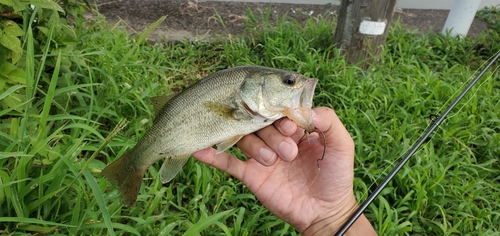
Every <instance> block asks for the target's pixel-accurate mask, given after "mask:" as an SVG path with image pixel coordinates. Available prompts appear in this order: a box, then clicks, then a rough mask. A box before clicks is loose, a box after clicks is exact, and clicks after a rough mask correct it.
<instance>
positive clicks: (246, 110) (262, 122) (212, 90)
mask: <svg viewBox="0 0 500 236" xmlns="http://www.w3.org/2000/svg"><path fill="white" fill-rule="evenodd" d="M317 82H318V79H315V78H307V77H306V76H304V75H302V74H300V73H297V72H292V71H286V70H281V69H275V68H269V67H262V66H238V67H233V68H229V69H225V70H220V71H217V72H215V73H213V74H210V75H208V76H207V77H205V78H203V79H201V80H199V81H197V82H195V83H194V84H192V85H191V86H189V87H187V88H186V89H184V90H183V91H181V92H180V93H178V94H176V95H175V96H173V97H172V98H170V99H168V100H167V99H165V98H164V97H156V98H153V99H152V103H153V108H154V109H155V111H156V116H155V118H154V120H153V124H152V126H151V127H150V128H149V129H148V130H147V132H146V133H145V134H144V136H143V137H142V138H141V139H140V140H139V141H138V142H137V144H136V145H135V147H134V148H132V149H130V150H129V151H127V152H125V153H124V154H123V155H122V156H121V157H120V158H118V159H117V160H116V161H114V162H112V163H111V164H109V165H108V166H106V167H105V168H104V169H103V170H102V172H101V174H102V175H103V176H104V177H105V178H107V179H108V181H109V182H110V183H111V184H114V185H116V186H117V187H118V191H119V193H120V195H121V198H122V200H123V202H124V203H125V204H126V205H128V206H132V205H133V204H134V203H135V201H136V199H137V196H138V194H139V189H140V186H141V184H142V179H143V177H144V174H145V172H146V171H147V169H148V168H149V167H150V166H151V165H153V164H154V163H156V162H157V161H159V160H161V159H163V160H165V161H164V163H163V165H162V166H161V168H160V172H159V175H160V180H161V181H162V183H163V184H166V183H168V182H170V181H171V180H172V179H173V178H174V177H175V176H176V175H177V174H178V173H179V171H180V170H181V168H182V167H183V166H184V164H185V163H186V161H187V160H188V159H189V157H190V156H191V155H192V154H193V153H194V152H196V151H199V150H202V149H205V148H208V147H216V148H217V153H221V152H224V151H225V150H226V149H228V148H230V147H232V146H233V145H234V144H236V143H237V142H238V141H239V140H240V139H241V138H242V137H243V136H245V135H248V134H251V133H254V132H256V131H258V130H260V129H262V128H264V127H266V126H269V125H271V124H272V123H273V122H274V121H276V120H278V119H280V118H282V117H288V118H289V119H291V120H292V121H294V122H295V123H296V124H297V125H298V126H300V127H302V128H304V129H305V131H307V132H313V131H314V130H315V127H314V124H313V122H312V100H313V95H314V90H315V87H316V84H317Z"/></svg>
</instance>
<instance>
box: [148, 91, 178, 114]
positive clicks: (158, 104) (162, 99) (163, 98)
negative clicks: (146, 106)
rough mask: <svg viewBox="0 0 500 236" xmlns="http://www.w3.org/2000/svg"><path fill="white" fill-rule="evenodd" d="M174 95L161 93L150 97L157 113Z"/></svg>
mask: <svg viewBox="0 0 500 236" xmlns="http://www.w3.org/2000/svg"><path fill="white" fill-rule="evenodd" d="M172 97H173V96H172V95H160V96H156V97H152V98H150V99H149V100H150V102H151V105H153V110H154V111H155V114H158V113H160V110H161V108H162V107H163V106H164V105H165V104H166V103H167V102H168V100H170V99H171V98H172Z"/></svg>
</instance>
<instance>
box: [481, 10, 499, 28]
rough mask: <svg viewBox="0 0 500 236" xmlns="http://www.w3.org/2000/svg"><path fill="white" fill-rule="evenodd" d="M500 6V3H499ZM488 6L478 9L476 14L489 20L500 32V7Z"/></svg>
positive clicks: (492, 26) (491, 25)
mask: <svg viewBox="0 0 500 236" xmlns="http://www.w3.org/2000/svg"><path fill="white" fill-rule="evenodd" d="M499 6H500V5H499ZM499 6H486V7H484V8H483V9H481V10H479V11H477V13H476V16H477V17H478V18H480V19H483V20H485V21H486V22H488V24H489V25H490V27H491V28H492V29H494V30H496V31H497V32H500V7H499Z"/></svg>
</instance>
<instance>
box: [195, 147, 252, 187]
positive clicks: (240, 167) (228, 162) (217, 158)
mask: <svg viewBox="0 0 500 236" xmlns="http://www.w3.org/2000/svg"><path fill="white" fill-rule="evenodd" d="M215 153H216V150H215V149H213V148H205V149H203V150H201V151H197V152H195V153H193V157H194V158H196V159H197V160H198V161H201V162H203V163H205V164H208V165H211V166H213V167H215V168H217V169H219V170H222V171H224V172H227V173H229V174H230V175H232V176H234V177H235V178H237V179H239V180H242V179H243V176H244V175H245V172H246V167H247V165H246V163H245V162H244V161H241V160H239V159H238V158H236V157H234V156H232V155H230V154H227V153H225V152H222V153H219V154H215Z"/></svg>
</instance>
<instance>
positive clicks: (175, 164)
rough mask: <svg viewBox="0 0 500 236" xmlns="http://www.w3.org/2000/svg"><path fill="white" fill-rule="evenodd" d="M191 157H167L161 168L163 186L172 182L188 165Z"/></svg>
mask: <svg viewBox="0 0 500 236" xmlns="http://www.w3.org/2000/svg"><path fill="white" fill-rule="evenodd" d="M188 159H189V155H186V156H177V157H166V158H165V161H164V162H163V164H162V165H161V168H160V180H161V182H162V183H163V184H166V183H168V182H170V180H172V179H173V178H174V177H175V176H176V175H177V174H178V173H179V171H180V170H181V169H182V167H183V166H184V165H185V164H186V161H187V160H188Z"/></svg>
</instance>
